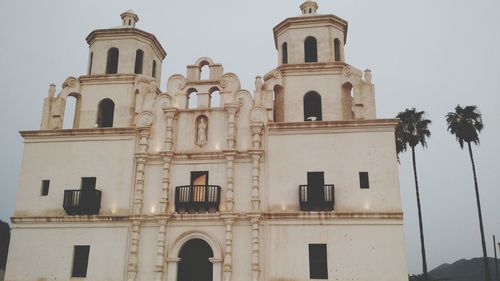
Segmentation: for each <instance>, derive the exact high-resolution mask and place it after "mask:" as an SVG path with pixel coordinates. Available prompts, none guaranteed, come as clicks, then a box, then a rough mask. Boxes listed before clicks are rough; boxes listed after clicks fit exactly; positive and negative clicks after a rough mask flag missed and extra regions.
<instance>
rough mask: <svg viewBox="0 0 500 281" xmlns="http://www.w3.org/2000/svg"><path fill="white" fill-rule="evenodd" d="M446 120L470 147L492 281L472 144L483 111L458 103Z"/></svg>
mask: <svg viewBox="0 0 500 281" xmlns="http://www.w3.org/2000/svg"><path fill="white" fill-rule="evenodd" d="M446 122H447V123H448V131H450V133H451V134H453V135H455V137H456V138H457V141H458V143H459V144H460V148H462V149H463V148H464V142H466V143H467V146H468V147H469V156H470V161H471V163H472V174H473V175H474V187H475V190H476V202H477V212H478V216H479V229H480V231H481V243H482V246H483V262H484V276H485V280H486V281H490V279H491V277H490V268H489V264H488V254H487V253H486V243H485V240H484V228H483V216H482V214H481V202H480V200H479V188H478V186H477V177H476V165H475V164H474V157H473V156H472V146H471V142H472V143H474V144H476V145H477V144H479V132H481V130H482V129H483V121H482V119H481V113H480V112H479V111H478V109H477V106H475V105H470V106H466V107H463V108H462V107H461V106H460V105H457V107H455V112H448V114H446Z"/></svg>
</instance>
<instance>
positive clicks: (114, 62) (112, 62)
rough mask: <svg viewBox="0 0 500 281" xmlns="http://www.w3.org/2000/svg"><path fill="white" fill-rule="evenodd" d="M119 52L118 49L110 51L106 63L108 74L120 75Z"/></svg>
mask: <svg viewBox="0 0 500 281" xmlns="http://www.w3.org/2000/svg"><path fill="white" fill-rule="evenodd" d="M119 53H120V52H119V51H118V49H117V48H111V49H109V51H108V60H107V63H106V74H116V73H118V55H119Z"/></svg>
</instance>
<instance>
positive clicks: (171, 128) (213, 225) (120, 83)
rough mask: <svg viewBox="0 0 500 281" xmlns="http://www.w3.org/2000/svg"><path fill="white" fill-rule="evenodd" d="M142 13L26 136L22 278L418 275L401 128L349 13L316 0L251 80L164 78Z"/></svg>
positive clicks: (94, 38)
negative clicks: (247, 83) (356, 44)
mask: <svg viewBox="0 0 500 281" xmlns="http://www.w3.org/2000/svg"><path fill="white" fill-rule="evenodd" d="M138 21H139V17H138V15H137V14H135V13H134V12H132V11H126V12H124V13H122V14H121V26H119V27H114V28H107V29H98V30H94V31H92V32H91V33H90V34H89V35H88V36H87V38H86V41H87V43H88V45H89V53H88V69H87V71H86V73H85V74H83V75H80V76H70V77H68V78H67V79H66V80H65V81H64V82H63V83H62V87H61V88H59V89H57V87H56V85H54V84H51V85H50V86H49V89H48V95H47V97H46V98H45V101H44V104H43V115H42V119H41V125H40V129H39V130H33V131H22V132H20V133H21V136H22V137H23V139H24V155H23V160H22V166H21V175H20V181H19V188H18V192H17V199H16V207H15V212H14V214H13V216H12V219H11V220H12V237H11V242H10V250H9V259H8V263H7V268H6V276H5V280H6V281H53V280H89V281H151V280H154V281H305V280H336V281H337V280H338V281H373V280H376V281H403V280H408V272H407V264H406V252H405V243H404V231H403V212H402V208H401V198H400V191H399V177H398V166H397V159H396V149H395V140H394V130H395V126H396V124H397V123H398V121H397V120H396V119H382V118H377V115H376V106H375V91H374V84H373V83H372V73H371V71H370V70H368V69H367V70H364V71H362V70H359V69H357V68H356V67H354V66H351V65H349V64H348V63H346V62H345V51H346V49H345V45H346V41H347V26H348V24H347V22H346V21H345V20H343V19H341V18H339V17H337V16H335V15H332V14H320V13H318V4H317V3H316V2H315V1H311V0H308V1H306V2H304V3H302V5H300V14H299V15H297V16H294V17H290V18H287V19H285V20H283V21H282V22H280V23H278V24H277V25H276V26H275V27H274V28H273V32H274V43H275V46H274V47H275V48H276V50H277V60H276V61H277V66H276V68H274V69H271V70H269V71H268V72H267V73H265V74H264V73H263V75H262V76H257V77H256V78H255V89H252V90H251V91H248V90H245V89H241V86H240V80H239V78H238V76H237V75H236V74H234V73H231V72H226V70H225V69H224V68H223V66H222V65H221V64H219V63H218V62H216V61H213V60H212V59H210V58H208V57H202V58H199V59H198V60H196V61H194V62H192V64H189V65H187V69H186V72H185V74H175V75H172V76H170V77H169V78H168V80H167V81H166V89H160V87H159V85H161V81H162V79H164V78H163V77H162V73H161V70H162V65H163V63H164V60H165V58H166V57H167V52H166V51H165V48H164V47H163V46H162V44H161V43H160V41H159V40H158V39H157V38H156V37H155V35H153V34H151V33H148V32H147V31H143V30H141V29H140V28H139V27H138V26H137V25H138ZM269 47H272V46H269ZM202 72H205V73H203V75H202ZM207 72H208V74H207ZM202 77H203V79H202ZM70 100H72V101H73V102H72V104H74V105H75V107H74V116H72V114H69V113H68V112H70V110H69V109H68V108H67V107H68V106H69V104H71V103H70ZM67 105H68V106H67ZM68 119H70V120H73V126H72V128H70V129H64V128H63V124H64V121H65V120H66V122H67V120H68Z"/></svg>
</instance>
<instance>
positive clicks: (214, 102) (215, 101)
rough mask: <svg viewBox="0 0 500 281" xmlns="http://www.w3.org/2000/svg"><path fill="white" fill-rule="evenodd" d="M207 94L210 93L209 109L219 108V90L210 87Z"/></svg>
mask: <svg viewBox="0 0 500 281" xmlns="http://www.w3.org/2000/svg"><path fill="white" fill-rule="evenodd" d="M208 92H209V93H210V102H209V107H221V106H222V105H221V100H220V90H219V88H217V87H212V88H211V89H210V90H209V91H208Z"/></svg>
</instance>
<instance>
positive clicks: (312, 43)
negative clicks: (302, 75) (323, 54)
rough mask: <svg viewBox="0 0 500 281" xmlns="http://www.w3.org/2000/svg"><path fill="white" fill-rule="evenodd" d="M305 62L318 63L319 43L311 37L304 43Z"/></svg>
mask: <svg viewBox="0 0 500 281" xmlns="http://www.w3.org/2000/svg"><path fill="white" fill-rule="evenodd" d="M304 61H305V62H317V61H318V43H317V41H316V38H314V37H312V36H309V37H307V38H306V40H305V41H304Z"/></svg>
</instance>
